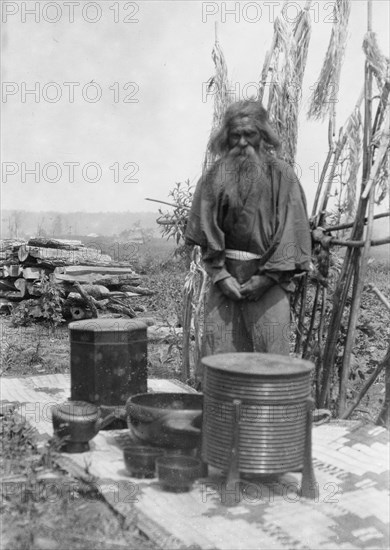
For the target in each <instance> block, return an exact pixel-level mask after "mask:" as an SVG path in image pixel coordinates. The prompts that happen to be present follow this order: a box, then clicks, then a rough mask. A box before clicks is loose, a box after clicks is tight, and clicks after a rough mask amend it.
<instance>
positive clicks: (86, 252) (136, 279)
mask: <svg viewBox="0 0 390 550" xmlns="http://www.w3.org/2000/svg"><path fill="white" fill-rule="evenodd" d="M48 280H49V281H51V283H52V284H54V285H55V288H56V290H57V291H58V294H59V296H60V299H61V305H62V314H63V316H64V318H65V319H67V320H78V319H85V318H93V317H97V316H98V314H99V312H107V311H109V312H113V313H115V314H121V315H125V316H128V317H135V316H136V315H137V313H136V312H137V311H144V309H145V308H144V307H143V306H141V305H137V304H135V302H134V299H135V298H136V297H137V296H149V295H151V294H153V292H152V291H151V290H149V289H148V288H145V287H143V286H141V277H140V275H138V274H137V273H135V271H134V270H133V269H132V267H131V265H130V264H129V263H126V262H115V261H113V260H112V259H111V257H110V256H109V255H108V254H102V253H101V251H99V250H97V249H94V248H88V247H86V246H84V245H83V244H82V242H81V241H76V240H64V239H44V238H40V237H36V238H33V239H30V240H29V241H27V242H26V241H22V240H16V239H5V240H2V241H0V305H1V308H2V309H4V310H5V311H7V310H8V311H11V310H12V308H13V307H14V306H15V305H17V303H18V302H21V301H24V300H26V302H25V304H28V305H29V307H30V306H31V312H32V317H38V318H39V316H40V314H39V312H40V310H39V299H40V297H41V296H42V284H43V281H48ZM27 300H28V302H27Z"/></svg>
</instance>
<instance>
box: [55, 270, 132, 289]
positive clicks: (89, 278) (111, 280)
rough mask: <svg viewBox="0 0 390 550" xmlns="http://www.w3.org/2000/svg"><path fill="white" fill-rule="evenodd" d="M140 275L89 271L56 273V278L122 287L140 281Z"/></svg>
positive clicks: (57, 279) (71, 281)
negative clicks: (82, 273) (101, 273)
mask: <svg viewBox="0 0 390 550" xmlns="http://www.w3.org/2000/svg"><path fill="white" fill-rule="evenodd" d="M136 277H138V275H125V274H124V275H119V276H115V275H100V274H99V273H89V274H86V275H70V274H67V273H65V274H59V273H55V280H56V281H57V282H59V281H67V282H70V283H76V282H78V283H88V284H91V285H95V284H98V285H103V286H105V287H108V288H109V287H115V288H116V287H120V286H121V285H123V284H127V283H131V284H134V283H136V282H138V281H140V279H139V278H136Z"/></svg>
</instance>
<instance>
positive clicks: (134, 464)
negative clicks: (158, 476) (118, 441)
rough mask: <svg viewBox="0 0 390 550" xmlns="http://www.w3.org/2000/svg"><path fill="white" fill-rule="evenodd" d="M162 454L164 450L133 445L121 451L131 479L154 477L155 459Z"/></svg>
mask: <svg viewBox="0 0 390 550" xmlns="http://www.w3.org/2000/svg"><path fill="white" fill-rule="evenodd" d="M163 454H164V449H161V448H159V447H148V446H146V445H134V446H132V447H130V446H129V447H125V448H124V449H123V458H124V461H125V464H126V468H127V471H128V472H129V474H130V475H131V476H132V477H137V478H152V477H155V472H156V459H157V458H158V457H160V456H163Z"/></svg>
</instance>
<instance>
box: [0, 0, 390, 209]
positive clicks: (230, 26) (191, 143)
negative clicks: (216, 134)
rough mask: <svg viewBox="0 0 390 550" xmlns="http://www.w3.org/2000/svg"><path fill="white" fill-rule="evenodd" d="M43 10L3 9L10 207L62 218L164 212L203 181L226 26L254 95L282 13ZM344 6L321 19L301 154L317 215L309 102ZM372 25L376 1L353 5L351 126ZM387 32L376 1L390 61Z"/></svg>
mask: <svg viewBox="0 0 390 550" xmlns="http://www.w3.org/2000/svg"><path fill="white" fill-rule="evenodd" d="M35 4H36V2H30V1H26V2H7V1H3V2H2V9H3V14H2V20H3V23H2V31H3V32H2V35H3V54H2V55H3V59H2V65H3V74H2V78H3V97H2V118H3V122H2V161H3V165H2V168H3V177H2V195H3V196H2V203H3V206H2V208H3V209H23V210H35V211H36V210H57V211H61V212H67V211H75V210H81V211H86V212H98V211H124V210H131V211H156V210H157V208H158V205H155V204H153V203H151V202H148V201H145V200H144V199H145V197H152V198H156V199H161V200H167V199H168V192H169V190H170V189H171V188H172V186H173V185H174V184H175V182H177V181H184V180H186V179H187V178H189V179H190V180H191V182H194V183H195V182H196V181H197V179H198V178H199V176H200V173H201V164H202V160H203V155H204V150H205V146H206V143H207V139H208V135H209V131H210V125H211V120H212V109H213V98H212V96H207V95H205V93H204V90H205V83H206V82H207V80H208V79H209V77H210V76H212V74H213V71H214V66H213V62H212V60H211V51H212V47H213V43H214V23H215V21H217V22H218V26H219V40H220V43H221V46H222V48H223V51H224V53H225V57H226V61H227V65H228V70H229V76H230V78H231V80H232V81H233V82H234V85H235V86H236V90H237V93H238V90H241V92H242V93H248V91H255V88H254V86H252V87H251V86H250V85H249V83H256V82H257V81H258V79H259V75H260V72H261V68H262V65H263V60H264V55H265V53H266V51H267V50H268V48H269V47H270V44H271V39H272V34H273V20H274V17H275V16H276V15H277V14H278V13H279V11H280V9H281V8H282V6H283V2H282V0H281V1H276V0H275V1H273V2H272V1H269V2H262V1H260V2H245V1H242V2H240V3H238V2H218V3H217V2H201V1H171V2H167V1H165V0H160V1H157V0H155V1H141V2H137V3H136V2H122V1H119V2H115V1H113V0H103V1H98V2H89V1H84V0H79V1H78V2H77V1H76V2H74V1H68V2H62V1H57V2H46V1H43V0H42V1H41V2H40V3H39V4H38V9H36V12H35V13H34V12H31V10H33V9H34V7H35ZM299 4H300V5H302V4H303V2H287V6H286V8H285V11H284V13H285V16H286V17H287V18H289V19H290V20H293V19H294V18H295V17H296V15H297V7H298V5H299ZM332 7H333V2H326V1H316V0H314V1H313V3H312V8H311V11H310V13H311V15H312V38H311V43H310V49H309V56H308V62H307V69H306V76H305V80H304V85H303V104H302V108H301V115H300V133H299V136H300V137H299V144H298V157H297V161H298V172H299V174H298V175H299V176H300V178H301V181H302V184H303V187H304V189H305V191H306V194H307V197H308V201H309V204H311V203H312V200H313V198H314V193H315V189H316V182H315V173H316V172H318V169H317V170H315V169H314V167H315V166H317V167H318V168H319V169H320V168H321V166H322V163H323V161H324V159H325V156H326V152H327V127H326V125H322V124H320V123H313V122H310V123H309V122H307V120H306V111H307V98H308V96H309V93H310V90H309V88H310V86H312V85H313V84H314V83H315V81H316V80H317V78H318V76H319V73H320V69H321V65H322V62H323V59H324V55H325V52H326V49H327V45H328V41H329V37H330V32H331V28H332V23H331V22H330V20H331V16H332ZM234 10H235V13H234ZM366 21H367V18H366V1H365V0H352V10H351V17H350V24H349V38H348V44H347V51H346V56H345V60H344V64H343V68H342V78H341V84H340V90H339V92H338V96H337V99H338V103H337V124H338V125H341V124H342V123H343V122H344V121H345V119H346V118H347V116H348V115H349V113H350V111H351V109H352V108H353V105H354V104H355V102H356V100H357V97H358V95H359V92H360V89H361V86H362V84H363V72H364V56H363V53H362V48H361V44H362V40H363V37H364V33H365V31H366ZM388 24H389V2H387V1H386V0H378V1H374V2H373V29H374V30H375V31H376V32H377V35H378V41H379V44H380V47H381V48H382V51H383V53H385V54H386V55H389V36H388ZM31 90H35V94H34V93H28V92H29V91H31ZM316 163H317V164H316ZM34 168H35V169H37V172H36V175H34V174H33V173H30V172H29V171H31V170H32V169H34ZM99 177H100V181H94V180H96V179H98V178H99ZM23 180H24V181H23ZM56 180H59V181H56Z"/></svg>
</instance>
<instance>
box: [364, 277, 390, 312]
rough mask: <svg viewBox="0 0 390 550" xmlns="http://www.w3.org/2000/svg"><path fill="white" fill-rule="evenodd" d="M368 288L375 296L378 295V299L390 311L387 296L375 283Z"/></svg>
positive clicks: (369, 284)
mask: <svg viewBox="0 0 390 550" xmlns="http://www.w3.org/2000/svg"><path fill="white" fill-rule="evenodd" d="M367 288H368V289H369V290H371V291H372V292H374V294H376V295H377V297H378V298H379V300H380V301H381V302H382V304H384V305H385V306H386V307H387V309H388V310H389V311H390V302H389V300H388V299H387V298H386V296H385V295H384V294H383V293H382V292H381V291H380V290H379V288H377V287H376V286H375V285H374V284H373V283H368V285H367Z"/></svg>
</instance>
